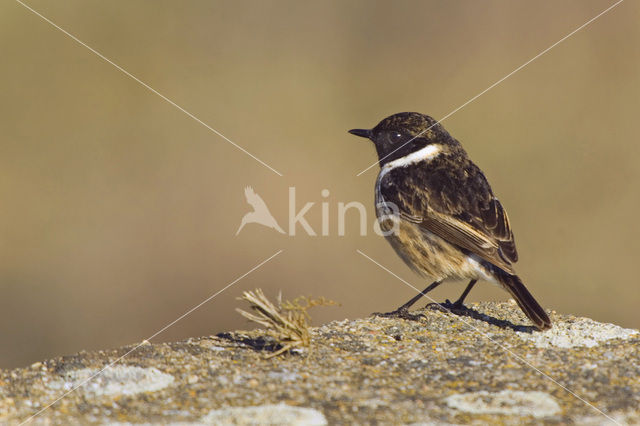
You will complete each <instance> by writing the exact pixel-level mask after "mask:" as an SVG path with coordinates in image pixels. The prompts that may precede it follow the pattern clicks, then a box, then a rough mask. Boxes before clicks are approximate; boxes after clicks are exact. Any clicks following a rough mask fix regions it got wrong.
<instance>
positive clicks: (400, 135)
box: [393, 132, 402, 139]
mask: <svg viewBox="0 0 640 426" xmlns="http://www.w3.org/2000/svg"><path fill="white" fill-rule="evenodd" d="M393 137H394V138H396V139H400V138H401V137H402V133H398V132H396V133H394V134H393Z"/></svg>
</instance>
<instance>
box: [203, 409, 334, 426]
mask: <svg viewBox="0 0 640 426" xmlns="http://www.w3.org/2000/svg"><path fill="white" fill-rule="evenodd" d="M201 422H202V423H205V424H220V425H228V424H233V425H255V424H259V425H282V424H286V425H299V426H303V425H304V426H322V425H326V424H327V419H325V418H324V416H323V415H322V413H321V412H320V411H318V410H314V409H312V408H302V407H292V406H289V405H286V404H277V405H273V404H268V405H260V406H257V407H232V408H222V409H220V410H213V411H210V412H209V414H207V415H206V416H204V417H203V418H202V419H201Z"/></svg>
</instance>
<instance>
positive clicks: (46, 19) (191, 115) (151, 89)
mask: <svg viewBox="0 0 640 426" xmlns="http://www.w3.org/2000/svg"><path fill="white" fill-rule="evenodd" d="M16 2H17V3H19V4H20V5H22V6H23V7H24V8H25V9H28V10H30V11H31V12H33V13H34V14H35V15H37V16H39V17H40V18H42V19H43V20H44V21H46V22H47V23H49V24H51V25H52V26H53V27H55V28H56V29H58V30H60V31H61V32H62V33H64V34H65V35H66V36H68V37H69V38H71V39H72V40H73V41H75V42H76V43H78V44H80V45H82V46H84V47H86V48H87V49H89V50H90V51H91V52H93V53H95V54H96V55H97V56H99V57H100V58H101V59H103V60H104V61H106V62H108V63H110V64H111V65H113V66H114V67H116V68H117V69H118V70H119V71H121V72H122V73H123V74H125V75H126V76H128V77H130V78H132V79H133V80H135V81H136V82H138V83H139V84H141V85H142V86H144V87H145V88H146V89H148V90H149V91H151V92H153V93H155V94H156V95H158V96H160V97H161V98H162V99H164V100H165V101H167V102H168V103H169V104H171V105H172V106H174V107H176V108H177V109H179V110H180V111H182V112H183V113H185V114H186V115H187V116H189V117H190V118H192V119H194V120H195V121H197V122H198V123H200V124H201V125H203V126H204V127H206V128H207V129H209V130H210V131H212V132H213V133H215V134H216V135H218V136H220V137H221V138H222V139H224V140H225V141H227V142H229V143H230V144H231V145H233V146H235V147H236V148H238V149H239V150H240V151H242V152H244V153H245V154H247V155H248V156H249V157H251V158H253V159H254V160H256V161H257V162H258V163H260V164H262V165H263V166H265V167H266V168H268V169H269V170H271V171H272V172H274V173H275V174H277V175H279V176H282V173H280V172H279V171H277V170H276V169H274V168H273V167H271V166H270V165H268V164H267V163H265V162H264V161H262V160H261V159H259V158H258V157H256V156H255V155H253V154H252V153H250V152H249V151H247V150H246V149H244V148H243V147H241V146H240V145H238V144H237V143H235V142H234V141H232V140H231V139H229V138H228V137H226V136H225V135H223V134H222V133H220V132H219V131H217V130H216V129H214V128H213V127H211V126H210V125H208V124H207V123H205V122H204V121H202V120H201V119H199V118H198V117H196V116H195V115H193V114H192V113H190V112H189V111H187V110H186V109H184V108H183V107H181V106H180V105H178V104H177V103H175V102H174V101H172V100H171V99H169V98H168V97H166V96H165V95H163V94H162V93H160V92H158V91H157V90H156V89H154V88H153V87H151V86H149V85H148V84H147V83H145V82H144V81H142V80H140V79H139V78H138V77H136V76H135V75H133V74H131V73H130V72H129V71H127V70H125V69H124V68H122V67H121V66H120V65H118V64H116V63H115V62H113V61H112V60H111V59H109V58H107V57H106V56H104V55H103V54H102V53H100V52H98V51H97V50H95V49H94V48H92V47H91V46H89V45H87V44H86V43H85V42H83V41H82V40H80V39H79V38H77V37H76V36H74V35H73V34H71V33H69V32H68V31H67V30H65V29H64V28H61V27H60V26H58V25H57V24H55V23H54V22H53V21H51V20H50V19H49V18H47V17H46V16H43V15H42V14H41V13H39V12H38V11H36V10H35V9H33V8H31V7H30V6H28V5H27V4H25V3H23V2H22V1H20V0H16Z"/></svg>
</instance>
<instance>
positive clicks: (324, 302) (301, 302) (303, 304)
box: [236, 288, 337, 358]
mask: <svg viewBox="0 0 640 426" xmlns="http://www.w3.org/2000/svg"><path fill="white" fill-rule="evenodd" d="M238 300H246V301H247V302H249V303H250V307H251V309H252V310H253V312H247V311H243V310H242V309H236V311H238V312H239V313H240V314H241V315H242V316H244V317H245V318H248V319H249V320H250V321H253V322H256V323H258V324H260V325H262V326H264V327H265V328H266V331H267V334H268V335H269V336H271V337H273V338H274V339H276V341H277V342H278V343H279V344H280V345H282V348H281V349H279V350H278V351H276V352H274V353H272V354H269V355H268V356H267V358H271V357H274V356H278V355H280V354H282V353H284V352H287V351H289V350H291V349H293V348H298V347H306V348H308V347H309V346H310V344H311V333H310V331H309V325H310V321H311V317H310V316H309V313H308V312H307V310H308V309H309V308H313V307H315V306H335V305H337V303H336V302H334V301H332V300H328V299H325V298H324V297H321V298H318V299H312V298H311V297H306V296H301V297H296V298H295V299H294V300H293V301H288V300H285V301H283V300H282V294H279V295H278V299H277V301H276V302H277V303H276V304H275V305H274V304H273V303H271V301H270V300H269V299H267V297H266V296H265V295H264V293H263V291H262V290H261V289H259V288H258V289H256V290H255V291H245V292H244V293H243V294H242V297H239V298H238Z"/></svg>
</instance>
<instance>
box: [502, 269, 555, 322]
mask: <svg viewBox="0 0 640 426" xmlns="http://www.w3.org/2000/svg"><path fill="white" fill-rule="evenodd" d="M496 269H497V268H496ZM496 272H497V274H496V278H498V279H499V280H500V282H501V283H502V285H504V288H505V289H506V290H507V291H508V292H509V293H511V296H513V298H514V299H515V301H516V303H517V304H518V306H520V309H522V312H524V313H525V314H526V315H527V317H529V319H530V320H531V321H532V322H533V323H534V324H535V325H536V327H538V329H540V330H546V329H548V328H551V320H550V319H549V317H548V316H547V313H546V312H545V311H544V309H542V306H540V305H539V304H538V302H537V301H536V299H534V298H533V296H532V295H531V293H529V290H527V288H526V287H525V286H524V284H523V283H522V281H521V280H520V278H519V277H518V276H517V275H511V274H509V273H507V272H504V271H503V270H499V271H496Z"/></svg>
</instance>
